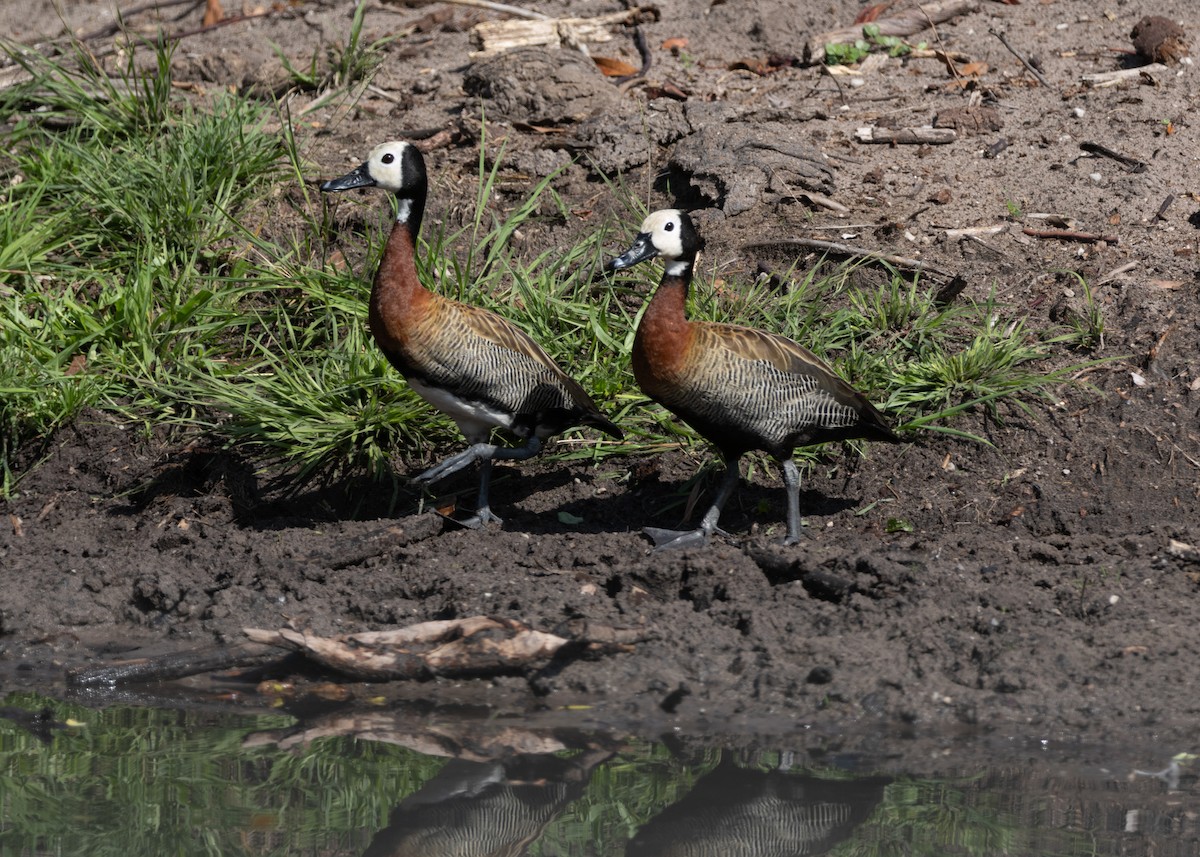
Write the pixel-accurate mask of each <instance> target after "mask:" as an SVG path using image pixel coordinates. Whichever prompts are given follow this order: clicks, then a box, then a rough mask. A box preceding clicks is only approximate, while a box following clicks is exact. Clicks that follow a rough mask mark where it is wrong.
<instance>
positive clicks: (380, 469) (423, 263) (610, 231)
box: [0, 44, 1102, 496]
mask: <svg viewBox="0 0 1200 857" xmlns="http://www.w3.org/2000/svg"><path fill="white" fill-rule="evenodd" d="M8 50H9V53H10V55H12V56H14V57H15V58H16V59H17V60H18V61H19V62H21V63H22V64H23V65H24V66H25V68H26V69H27V70H28V71H29V72H30V73H31V75H32V78H33V79H32V81H31V82H29V83H27V84H25V85H22V86H18V87H12V88H10V89H8V90H5V91H4V92H3V93H0V114H3V115H6V116H10V117H13V118H14V120H15V121H14V126H13V128H14V130H13V131H12V133H11V134H10V139H9V144H10V145H9V146H8V152H9V154H7V155H6V156H4V157H3V159H2V160H0V177H3V178H4V179H5V181H4V185H3V187H4V189H3V191H0V358H2V359H0V496H8V495H10V494H11V493H12V492H13V491H14V490H15V488H16V484H17V480H18V478H19V475H20V473H21V472H23V470H24V469H25V468H27V467H28V466H30V465H31V463H32V462H34V461H35V460H36V458H37V456H38V454H39V452H40V450H41V449H42V448H43V445H44V443H45V441H46V440H47V439H49V438H50V437H51V436H52V435H53V433H54V432H55V431H56V430H57V429H59V428H60V427H62V426H63V425H66V424H69V423H70V422H71V421H72V420H73V419H75V418H76V417H77V416H78V415H79V414H80V413H81V411H82V410H83V409H85V408H89V407H90V408H99V409H102V410H105V411H109V412H112V413H114V414H116V415H118V416H119V418H120V419H122V420H124V421H126V422H128V423H132V424H134V425H137V424H143V425H145V426H150V425H151V424H155V425H167V426H173V427H175V428H176V429H177V430H179V431H180V432H182V433H195V434H202V435H204V436H205V437H206V438H207V439H208V440H209V441H210V442H216V443H218V444H224V445H226V446H229V447H235V448H237V449H238V450H239V451H240V452H242V453H244V454H246V455H248V456H250V457H251V458H254V459H256V460H259V461H264V462H269V463H271V464H272V465H274V466H276V467H278V468H280V469H281V470H282V471H285V472H288V473H291V474H292V475H294V476H299V477H302V478H309V477H315V476H317V475H330V474H337V473H352V472H365V473H368V474H371V475H373V476H375V477H377V478H387V477H389V476H390V477H392V478H394V477H395V475H396V474H397V473H398V472H403V470H404V469H407V467H408V466H410V465H411V463H412V462H413V460H414V459H419V460H421V461H423V462H424V461H429V460H432V459H433V458H435V457H436V456H438V455H440V454H442V453H443V452H445V450H444V449H440V448H438V447H442V446H448V445H450V444H452V443H457V442H458V441H457V439H456V438H457V432H456V431H455V430H454V428H453V426H452V424H451V423H450V422H449V420H447V419H446V418H445V417H443V416H441V415H439V414H437V413H436V412H434V411H433V410H432V409H430V408H429V407H428V406H426V405H425V404H424V403H423V402H421V401H420V400H419V399H418V397H417V396H416V394H415V393H413V392H412V390H411V389H409V388H408V386H407V385H406V384H404V383H403V381H402V380H400V379H399V378H398V376H397V375H396V373H395V371H394V370H393V369H392V368H391V367H390V366H389V365H388V364H387V362H386V360H385V359H384V358H383V356H382V355H381V354H380V352H379V350H378V349H377V348H376V347H375V346H374V344H373V343H372V342H371V341H370V338H369V335H368V333H367V331H366V323H365V315H366V301H367V296H368V294H369V289H370V280H371V277H372V275H373V272H374V270H375V267H376V265H377V263H378V259H379V256H380V253H381V251H382V247H383V245H384V242H385V240H386V236H387V231H388V229H389V228H390V226H391V217H390V214H389V212H388V211H387V202H386V197H385V196H384V195H382V194H379V195H377V196H372V197H366V198H365V199H366V201H365V202H354V198H353V197H351V198H349V201H346V200H338V201H334V200H330V199H327V198H320V199H317V198H314V197H312V196H311V195H310V192H309V191H308V189H307V187H306V185H305V181H304V180H305V179H307V178H310V176H308V170H307V169H306V167H305V166H304V163H303V159H302V157H301V155H300V153H299V151H298V148H297V146H296V143H295V141H294V140H293V139H291V137H290V136H289V132H288V131H287V128H288V127H289V125H288V123H286V122H285V123H282V124H283V126H284V130H282V131H275V132H270V131H268V130H266V129H267V127H268V123H269V122H271V121H272V120H274V119H275V117H273V116H271V115H270V114H269V113H268V112H267V111H266V109H265V108H264V107H263V106H262V105H259V104H255V103H253V102H251V101H248V100H246V99H244V98H240V97H236V96H230V95H227V94H226V95H221V96H220V97H216V98H213V99H211V100H208V101H206V102H203V103H196V102H194V101H189V100H186V99H184V98H183V96H181V95H180V94H178V93H177V91H176V90H174V89H173V88H172V87H171V85H170V67H171V63H170V58H171V57H170V53H171V50H170V48H169V47H168V46H165V45H162V44H142V45H130V46H129V49H128V50H127V51H126V53H125V54H124V60H123V63H124V64H123V65H121V66H119V67H118V68H116V69H115V70H112V69H101V68H100V67H99V66H97V65H96V63H95V62H94V61H93V60H92V59H91V58H90V57H89V56H87V55H86V54H85V53H83V52H80V53H79V54H78V55H76V56H74V57H67V58H66V59H63V60H59V61H51V60H48V59H45V58H42V57H37V56H32V55H29V54H26V53H22V52H21V51H20V50H18V49H16V48H13V47H10V48H9V49H8ZM347 50H349V51H354V50H357V51H360V52H361V51H363V50H365V51H367V52H368V53H369V52H370V48H369V47H368V48H362V47H361V45H359V46H358V47H356V46H355V44H351V45H350V46H349V47H348V48H347ZM147 54H149V57H148V62H147V63H145V64H141V60H142V58H146V57H147ZM480 151H481V153H482V151H483V147H482V146H481V148H480ZM364 154H365V152H364ZM500 164H501V159H499V158H497V159H495V160H494V161H493V162H492V163H491V164H490V166H489V165H488V163H486V162H485V160H484V158H483V155H482V154H481V155H480V161H479V175H478V186H477V187H478V196H477V201H476V202H477V204H476V206H475V214H474V217H473V218H472V219H471V220H469V221H467V222H466V223H465V224H464V225H461V226H459V227H458V228H452V227H451V226H449V225H448V224H447V223H445V222H439V218H438V216H437V214H438V213H437V210H436V208H434V209H432V210H431V212H430V216H429V217H428V218H427V219H426V223H427V226H426V229H425V233H424V235H423V237H422V246H421V248H420V263H419V265H420V271H421V276H422V278H423V279H424V281H425V282H426V283H428V284H429V285H430V286H431V287H432V288H434V289H435V290H437V291H439V292H440V293H442V294H445V295H447V296H450V297H454V298H458V299H461V300H464V301H468V302H470V303H473V304H477V305H481V306H484V307H486V308H489V309H492V310H494V311H496V312H498V313H500V314H502V315H504V316H505V317H507V318H510V319H511V320H513V321H514V322H515V323H517V324H518V325H520V326H521V327H523V328H524V329H525V330H527V331H528V332H529V333H530V334H531V335H532V336H533V337H534V338H535V339H536V340H537V341H539V342H540V343H542V344H543V346H544V347H545V348H546V350H547V351H548V353H549V354H550V355H551V356H552V357H553V358H554V359H555V360H556V361H558V362H559V364H560V365H562V366H563V367H564V368H565V369H567V371H568V372H569V373H571V374H572V375H573V376H574V377H576V378H577V379H579V381H580V382H581V383H582V384H583V386H584V387H585V388H586V389H588V390H589V391H590V392H591V393H592V394H593V395H594V396H595V398H596V399H597V401H598V403H599V404H600V406H601V408H602V409H604V410H605V411H606V412H607V413H609V414H610V415H611V416H612V417H613V418H614V419H615V420H616V421H617V422H619V423H620V424H621V425H622V427H623V428H624V429H625V430H626V433H627V440H626V441H625V442H624V443H616V442H613V441H611V440H609V439H599V438H597V437H596V436H595V434H594V433H591V432H584V433H568V435H567V437H566V438H564V441H565V443H563V444H560V445H558V446H557V447H556V448H554V449H552V450H550V451H549V453H548V454H550V455H557V456H559V457H587V458H592V459H596V458H599V457H601V456H605V455H609V454H612V453H630V454H638V453H651V452H658V451H661V450H663V449H667V448H671V447H674V446H678V445H681V444H684V445H686V444H690V443H692V442H694V441H695V440H696V437H695V435H694V434H693V433H692V432H691V430H690V429H688V428H686V427H685V426H682V425H681V424H680V423H678V422H677V421H676V420H675V419H674V418H673V417H671V416H670V415H669V414H667V413H666V412H665V411H663V410H662V409H661V408H658V407H650V406H647V402H646V400H645V398H644V397H643V396H642V395H641V393H640V392H639V391H638V389H637V386H636V384H635V382H634V380H633V377H632V373H631V370H630V365H629V352H630V349H631V346H632V342H633V333H634V330H635V328H636V325H637V321H638V319H639V317H640V313H641V307H642V306H644V299H645V295H646V293H647V291H648V286H647V282H648V281H650V280H654V279H656V278H657V274H656V273H655V272H654V271H653V270H652V269H651V268H650V267H643V268H642V269H641V270H639V271H637V272H635V273H633V274H631V275H628V276H627V277H622V278H617V279H616V280H612V279H606V278H603V277H599V276H597V275H598V272H599V271H600V270H601V267H602V265H603V262H604V261H605V260H606V259H607V258H608V257H609V256H611V254H612V252H613V251H614V250H615V249H618V248H620V247H621V246H623V245H624V244H625V243H626V242H627V240H628V238H629V235H630V230H628V229H627V228H625V227H624V226H621V225H618V224H615V223H612V222H604V223H597V224H594V225H593V228H591V229H590V230H586V231H585V234H584V235H583V236H582V237H580V238H577V239H575V240H574V242H573V243H571V244H569V245H568V246H555V245H554V244H553V242H542V243H540V244H539V245H538V247H537V248H536V249H535V250H524V249H523V246H524V245H523V242H522V241H521V240H520V235H521V233H522V231H523V230H533V229H536V228H539V227H541V226H547V225H556V224H557V225H562V224H568V223H570V222H572V220H574V219H575V215H574V214H573V213H572V212H571V210H570V208H569V207H568V206H567V205H566V204H565V203H564V201H563V200H562V199H560V198H559V197H558V195H557V194H556V193H555V191H554V188H553V179H554V177H553V176H551V177H547V178H546V179H544V180H542V181H541V182H539V183H538V184H537V185H535V186H534V188H533V189H532V190H531V191H530V192H529V194H528V195H527V197H526V198H525V199H523V200H521V201H520V202H519V203H518V204H517V205H516V206H515V207H513V208H511V209H509V210H501V209H500V208H499V207H498V205H499V204H498V203H497V201H496V200H497V197H498V196H499V194H498V193H497V188H498V187H499V184H500V183H501V180H502V173H501V169H502V168H501V165H500ZM281 187H283V188H287V187H290V188H293V189H294V190H295V191H296V192H295V193H294V194H293V195H292V197H291V198H290V202H291V204H292V208H291V209H290V214H291V217H290V218H288V217H284V218H280V217H279V213H280V211H281V210H282V211H284V213H288V211H289V210H288V209H286V208H285V207H284V206H281V205H279V204H278V202H279V200H278V195H277V191H278V189H280V188H281ZM272 193H276V197H275V198H273V199H269V197H270V195H271V194H272ZM431 199H433V200H434V201H435V205H436V200H437V199H438V193H437V188H436V187H435V188H434V191H433V193H432V194H431ZM346 206H359V207H360V210H361V211H362V212H363V216H362V217H360V218H358V220H357V221H352V222H358V223H361V224H362V225H360V226H357V227H355V229H354V231H350V230H348V229H344V230H343V232H342V233H341V234H336V233H335V230H334V224H335V222H336V219H335V217H334V212H344V210H345V208H344V207H346ZM633 207H634V206H633V204H631V208H633ZM267 212H269V213H270V219H269V220H268V214H267ZM341 219H342V220H345V218H344V217H343V218H341ZM335 251H337V252H335ZM341 256H344V257H345V258H349V259H351V260H352V261H351V262H350V263H348V264H347V263H345V262H343V261H340V260H339V257H341ZM335 260H338V261H336V262H335ZM859 279H860V278H859V277H857V276H856V274H855V272H854V271H853V270H852V269H849V268H843V269H839V270H838V271H836V272H835V273H834V274H833V275H830V276H818V275H817V274H816V272H815V271H813V272H809V273H807V274H804V275H802V276H799V277H797V278H795V281H794V282H792V283H791V284H790V287H789V288H787V289H786V290H782V291H780V290H772V289H771V287H770V286H769V285H768V284H767V283H766V282H765V281H749V280H748V281H746V282H741V281H738V280H737V279H736V278H731V279H730V280H729V281H728V282H725V283H723V284H721V291H720V293H719V295H717V296H714V295H713V292H712V286H711V283H712V278H711V277H699V278H698V279H697V283H696V289H695V294H694V296H693V304H694V308H693V317H695V318H710V319H715V320H722V321H731V322H736V323H742V324H750V325H753V326H757V327H762V328H764V329H767V330H772V331H776V332H779V333H781V334H783V335H785V336H790V337H792V338H794V339H797V340H798V341H800V342H802V343H804V344H805V345H807V346H808V347H810V348H811V349H812V350H813V351H815V352H816V353H817V354H818V355H820V356H822V357H825V358H827V359H829V360H830V361H831V362H832V363H834V364H835V366H837V367H838V368H839V371H841V372H842V373H843V375H844V376H845V377H846V378H847V380H849V381H850V382H851V383H853V384H855V385H856V386H859V387H860V388H862V389H863V390H864V391H866V392H867V393H868V394H869V395H871V396H872V398H874V399H875V400H876V401H880V402H882V403H883V405H884V407H885V408H887V409H888V410H889V411H891V412H892V416H893V419H894V420H895V421H896V422H898V423H900V424H902V425H901V428H910V429H912V428H931V429H937V430H942V431H950V432H957V433H960V434H961V433H964V429H963V428H962V427H961V422H958V424H956V422H955V421H951V418H953V417H955V416H957V415H958V414H960V413H962V412H963V411H965V410H969V409H972V408H984V409H988V410H989V411H992V412H998V408H999V407H1000V402H1001V401H1018V402H1022V403H1024V402H1027V401H1031V400H1032V398H1034V397H1036V396H1037V395H1039V394H1040V393H1041V392H1043V391H1045V390H1047V389H1048V388H1050V387H1051V386H1053V385H1056V384H1058V383H1060V382H1061V381H1062V380H1063V378H1064V377H1065V373H1066V372H1067V371H1068V370H1067V369H1062V368H1059V369H1051V370H1048V369H1046V368H1045V367H1046V366H1047V359H1048V358H1050V357H1052V356H1053V355H1054V352H1055V347H1056V346H1057V345H1064V344H1074V345H1076V346H1078V345H1081V344H1085V343H1083V338H1084V333H1085V331H1082V330H1076V331H1074V332H1072V331H1066V332H1064V331H1049V330H1046V331H1043V330H1036V329H1032V328H1031V327H1030V324H1029V322H1027V321H1026V320H1025V319H1024V318H1023V317H1022V316H1021V315H1020V314H1019V313H1013V312H1010V311H1008V310H1006V309H1005V308H1004V307H1002V306H1001V305H1000V304H999V303H998V302H996V301H995V300H993V299H991V298H988V299H983V300H980V301H977V302H975V303H972V302H969V301H967V302H960V303H958V304H956V305H954V306H953V307H950V308H947V307H940V306H937V305H936V303H935V301H934V298H933V296H932V294H931V292H930V290H929V289H927V288H926V287H925V286H924V285H923V284H920V283H916V282H910V281H906V280H905V279H904V278H902V277H900V276H899V275H894V276H891V277H888V278H885V279H884V281H883V283H882V284H879V283H876V284H875V285H869V286H867V285H861V284H860V285H856V283H858V281H859ZM1088 329H1089V330H1093V331H1094V329H1095V323H1093V322H1089V326H1088ZM1101 330H1102V328H1101ZM1068 340H1070V342H1069V343H1068ZM397 456H401V457H403V458H406V459H408V460H409V464H406V465H404V466H402V467H400V468H398V467H397V466H396V463H395V461H394V459H395V458H396V457H397Z"/></svg>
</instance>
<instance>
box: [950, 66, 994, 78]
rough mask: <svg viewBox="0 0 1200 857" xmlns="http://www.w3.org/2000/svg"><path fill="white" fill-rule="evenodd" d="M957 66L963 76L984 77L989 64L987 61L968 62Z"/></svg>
mask: <svg viewBox="0 0 1200 857" xmlns="http://www.w3.org/2000/svg"><path fill="white" fill-rule="evenodd" d="M956 68H957V69H958V73H959V74H961V75H962V76H963V77H983V76H984V75H985V74H987V72H988V64H987V63H985V62H966V63H963V64H962V65H960V66H956Z"/></svg>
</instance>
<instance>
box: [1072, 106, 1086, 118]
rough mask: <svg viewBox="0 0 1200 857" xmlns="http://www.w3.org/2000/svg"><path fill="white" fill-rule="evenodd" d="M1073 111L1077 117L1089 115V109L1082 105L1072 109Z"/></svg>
mask: <svg viewBox="0 0 1200 857" xmlns="http://www.w3.org/2000/svg"><path fill="white" fill-rule="evenodd" d="M1071 112H1072V113H1074V114H1075V118H1076V119H1082V118H1083V117H1084V116H1087V111H1086V110H1084V109H1083V108H1082V107H1076V108H1074V109H1072V110H1071Z"/></svg>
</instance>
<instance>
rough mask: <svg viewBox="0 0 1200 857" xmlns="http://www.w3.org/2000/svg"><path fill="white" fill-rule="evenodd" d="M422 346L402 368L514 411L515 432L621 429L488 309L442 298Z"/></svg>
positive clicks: (538, 349) (614, 431)
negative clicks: (588, 427)
mask: <svg viewBox="0 0 1200 857" xmlns="http://www.w3.org/2000/svg"><path fill="white" fill-rule="evenodd" d="M433 315H434V317H435V319H436V324H429V325H428V330H427V331H426V333H427V335H426V336H424V337H423V342H422V344H423V347H422V348H421V349H419V350H415V349H414V350H413V351H412V352H411V353H410V354H409V355H408V358H409V359H408V361H407V371H406V373H405V374H411V375H413V376H416V377H417V378H419V379H420V380H421V381H423V382H424V383H426V384H428V385H431V386H434V387H439V388H442V389H445V390H447V391H448V392H451V393H453V394H454V395H455V396H457V397H459V398H461V399H464V400H467V401H473V402H479V403H482V404H486V405H488V406H490V407H492V408H495V409H497V410H499V411H502V412H505V413H511V414H513V415H514V422H513V425H512V431H513V433H514V434H516V435H517V436H518V437H529V436H530V435H531V434H539V435H540V436H542V437H549V436H550V435H554V434H558V433H559V432H561V431H563V430H564V429H567V428H570V427H571V426H574V425H579V424H581V423H583V424H587V425H593V426H595V427H597V428H601V429H603V430H605V431H607V432H609V433H610V434H614V435H619V433H620V429H618V428H617V426H616V425H614V424H613V423H612V422H611V421H609V420H608V419H607V418H605V417H604V416H603V415H601V414H599V413H598V412H596V411H595V406H594V405H593V404H592V401H591V399H590V398H589V397H588V395H587V393H586V392H585V391H584V389H583V387H581V386H580V385H579V384H578V383H577V382H576V381H575V380H574V379H573V378H571V377H570V376H569V375H567V374H566V373H565V372H563V371H562V370H561V369H559V368H558V366H557V365H556V364H555V363H554V361H553V360H552V359H551V358H550V356H549V355H548V354H546V352H545V351H544V350H543V349H542V347H541V346H540V345H538V344H537V343H536V342H535V341H534V340H533V339H532V338H531V337H530V336H529V335H528V334H527V333H525V332H524V331H523V330H521V329H520V328H518V327H516V326H515V325H513V324H512V323H510V322H509V321H507V320H506V319H504V318H501V317H500V316H497V315H495V314H494V313H490V312H488V311H487V310H483V309H480V308H478V307H473V306H469V305H467V304H461V303H457V302H455V301H448V300H445V301H440V302H439V307H438V310H437V312H436V313H435V314H433Z"/></svg>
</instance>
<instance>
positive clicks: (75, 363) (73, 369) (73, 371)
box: [64, 354, 87, 375]
mask: <svg viewBox="0 0 1200 857" xmlns="http://www.w3.org/2000/svg"><path fill="white" fill-rule="evenodd" d="M86 368H87V357H86V356H84V355H83V354H76V355H75V356H74V357H72V358H71V365H70V366H68V367H67V371H66V372H65V373H64V374H66V375H78V374H79V373H80V372H82V371H83V370H84V369H86Z"/></svg>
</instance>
